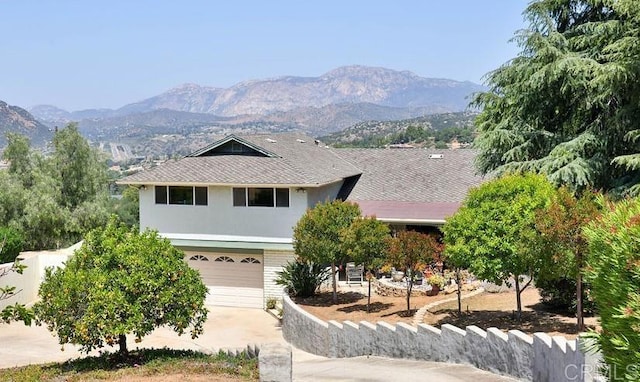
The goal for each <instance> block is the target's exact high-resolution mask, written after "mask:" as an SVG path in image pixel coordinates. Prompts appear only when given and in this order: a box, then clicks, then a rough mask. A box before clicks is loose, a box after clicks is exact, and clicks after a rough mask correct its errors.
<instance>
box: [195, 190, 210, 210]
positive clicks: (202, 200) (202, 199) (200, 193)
mask: <svg viewBox="0 0 640 382" xmlns="http://www.w3.org/2000/svg"><path fill="white" fill-rule="evenodd" d="M207 191H208V189H207V187H194V195H195V200H196V206H206V205H207V204H208V195H207Z"/></svg>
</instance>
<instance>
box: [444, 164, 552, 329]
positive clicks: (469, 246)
mask: <svg viewBox="0 0 640 382" xmlns="http://www.w3.org/2000/svg"><path fill="white" fill-rule="evenodd" d="M553 191H554V187H553V186H552V185H551V183H549V181H547V179H546V178H545V177H544V176H542V175H534V174H527V175H507V176H504V177H502V178H499V179H494V180H492V181H489V182H486V183H484V184H482V185H481V186H479V187H477V188H474V189H472V190H471V191H470V192H469V195H468V196H467V198H466V199H465V201H464V202H463V204H462V207H461V208H460V209H459V210H458V212H456V213H455V214H454V215H453V216H451V217H450V218H449V219H447V221H446V223H445V225H444V226H443V228H442V230H443V232H444V243H445V248H446V250H445V251H446V257H447V258H448V259H449V261H450V262H451V263H452V264H455V266H457V267H460V266H463V265H467V266H468V267H469V270H470V271H471V272H472V273H473V274H475V275H476V276H477V277H479V278H481V279H485V280H489V281H491V282H494V283H497V284H501V283H507V284H510V282H511V280H512V279H513V280H514V283H515V289H516V306H517V309H518V318H520V317H521V315H522V301H521V299H520V296H521V293H522V292H523V291H524V290H525V289H526V288H527V287H528V286H529V284H530V283H531V280H532V279H533V277H534V276H535V275H536V274H537V273H538V272H539V271H540V269H541V265H542V259H540V256H539V254H538V252H537V250H536V248H532V245H531V243H533V242H534V239H535V236H536V235H537V233H536V231H535V211H536V210H537V209H540V208H544V207H546V206H547V205H548V204H549V201H550V198H551V195H552V194H553ZM523 275H527V276H529V281H527V283H526V284H525V285H524V286H521V285H520V283H521V277H522V276H523Z"/></svg>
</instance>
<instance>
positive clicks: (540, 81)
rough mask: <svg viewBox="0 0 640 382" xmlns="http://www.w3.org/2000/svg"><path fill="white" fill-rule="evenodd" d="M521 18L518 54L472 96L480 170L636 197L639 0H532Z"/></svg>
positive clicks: (639, 179)
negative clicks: (523, 22)
mask: <svg viewBox="0 0 640 382" xmlns="http://www.w3.org/2000/svg"><path fill="white" fill-rule="evenodd" d="M524 15H525V16H526V18H527V19H528V20H529V22H530V25H529V27H528V28H526V29H524V30H522V31H520V32H519V33H518V34H517V35H516V37H515V40H516V41H517V43H518V44H519V46H520V47H521V49H522V50H521V53H520V54H519V55H518V56H517V57H515V58H514V59H512V60H510V61H509V62H507V63H506V64H504V65H503V66H501V67H500V68H498V69H496V70H495V71H493V72H491V73H490V74H489V75H488V81H487V84H488V86H489V91H487V92H484V93H480V94H478V95H477V96H476V97H475V98H474V102H473V105H474V106H475V107H478V108H480V109H481V110H482V112H481V114H480V115H479V117H478V118H477V120H476V124H477V127H478V131H479V135H478V137H477V138H476V140H475V147H476V148H477V149H478V150H479V154H478V158H477V164H478V167H479V169H480V171H481V172H482V173H489V172H495V173H498V174H502V173H505V172H513V171H532V172H539V173H544V174H546V175H547V176H548V178H549V180H550V181H551V182H552V183H554V184H556V185H566V186H568V187H569V188H570V189H571V190H582V189H585V188H593V189H602V190H606V191H613V192H616V193H631V194H638V192H639V191H640V186H639V182H640V142H639V141H638V138H639V137H640V129H638V127H637V123H636V121H637V118H636V116H637V115H638V114H639V113H640V70H638V65H639V63H640V44H638V41H639V37H638V30H639V28H640V2H638V1H636V0H618V1H603V0H536V1H532V2H531V3H530V4H529V6H528V7H527V9H526V10H525V12H524Z"/></svg>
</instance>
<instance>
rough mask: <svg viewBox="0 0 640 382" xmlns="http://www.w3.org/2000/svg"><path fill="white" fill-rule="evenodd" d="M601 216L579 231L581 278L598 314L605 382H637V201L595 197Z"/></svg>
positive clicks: (639, 265) (639, 277)
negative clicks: (583, 252)
mask: <svg viewBox="0 0 640 382" xmlns="http://www.w3.org/2000/svg"><path fill="white" fill-rule="evenodd" d="M599 202H600V203H601V205H602V206H603V214H602V217H601V218H599V219H596V220H593V221H592V222H591V224H589V225H588V226H587V227H586V228H585V235H586V237H587V240H588V243H589V244H588V246H589V255H588V257H587V266H586V267H585V270H586V272H585V276H586V277H585V278H586V280H587V281H589V282H590V283H591V294H592V296H593V299H594V300H595V303H596V307H597V309H598V313H599V315H600V325H601V326H602V330H601V331H600V332H598V333H592V334H593V335H595V336H596V338H597V339H598V341H597V344H598V345H599V347H600V349H601V350H602V354H603V356H604V360H605V362H606V363H607V364H608V365H609V366H610V367H611V368H612V369H611V373H610V374H609V377H610V379H611V380H614V377H615V378H616V379H615V380H625V381H638V380H640V368H638V365H640V352H639V351H638V349H640V242H639V241H638V237H640V201H639V200H638V199H626V200H623V201H621V202H619V203H617V204H615V205H614V204H612V203H610V202H607V201H606V200H605V198H604V197H600V198H599Z"/></svg>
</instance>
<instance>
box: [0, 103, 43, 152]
mask: <svg viewBox="0 0 640 382" xmlns="http://www.w3.org/2000/svg"><path fill="white" fill-rule="evenodd" d="M0 132H1V134H0V146H4V145H6V143H7V142H6V137H5V134H6V133H8V132H12V133H20V134H23V135H26V136H27V137H29V138H30V139H31V142H32V144H33V145H43V144H44V143H45V142H46V141H48V140H50V139H51V138H52V137H53V132H52V131H51V130H50V129H49V128H48V127H47V126H45V125H44V124H42V123H40V122H39V121H37V120H36V119H35V118H34V117H33V116H32V115H31V114H29V112H28V111H26V110H25V109H22V108H20V107H17V106H11V105H8V104H7V103H6V102H3V101H0Z"/></svg>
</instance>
